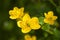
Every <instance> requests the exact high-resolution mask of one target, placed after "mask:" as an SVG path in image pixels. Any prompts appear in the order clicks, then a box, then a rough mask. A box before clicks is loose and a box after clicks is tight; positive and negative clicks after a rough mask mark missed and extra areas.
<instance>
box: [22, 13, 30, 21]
mask: <svg viewBox="0 0 60 40" xmlns="http://www.w3.org/2000/svg"><path fill="white" fill-rule="evenodd" d="M22 20H23V21H24V22H28V21H29V20H30V16H29V14H28V13H26V14H25V15H24V16H23V18H22Z"/></svg>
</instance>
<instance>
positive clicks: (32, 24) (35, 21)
mask: <svg viewBox="0 0 60 40" xmlns="http://www.w3.org/2000/svg"><path fill="white" fill-rule="evenodd" d="M30 27H31V28H32V29H34V30H35V29H39V28H40V27H41V26H40V25H39V20H38V18H37V17H33V18H32V19H31V20H30Z"/></svg>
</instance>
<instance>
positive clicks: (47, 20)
mask: <svg viewBox="0 0 60 40" xmlns="http://www.w3.org/2000/svg"><path fill="white" fill-rule="evenodd" d="M44 15H45V19H44V22H45V23H48V24H50V25H53V24H54V22H55V20H56V19H57V16H54V14H53V11H49V12H48V14H47V13H44Z"/></svg>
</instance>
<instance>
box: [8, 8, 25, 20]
mask: <svg viewBox="0 0 60 40" xmlns="http://www.w3.org/2000/svg"><path fill="white" fill-rule="evenodd" d="M23 12H24V8H23V7H22V8H17V7H14V9H13V10H10V11H9V15H10V17H9V18H11V19H17V18H20V17H22V16H23V14H24V13H23Z"/></svg>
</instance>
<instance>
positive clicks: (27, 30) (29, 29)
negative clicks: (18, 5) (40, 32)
mask: <svg viewBox="0 0 60 40" xmlns="http://www.w3.org/2000/svg"><path fill="white" fill-rule="evenodd" d="M21 31H22V32H23V33H29V32H30V31H31V28H30V27H25V28H22V29H21Z"/></svg>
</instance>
